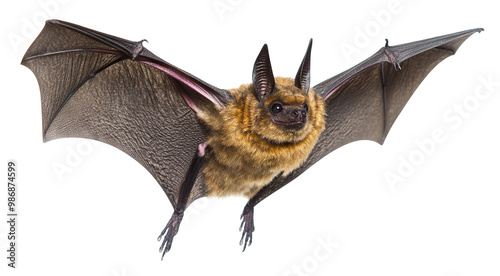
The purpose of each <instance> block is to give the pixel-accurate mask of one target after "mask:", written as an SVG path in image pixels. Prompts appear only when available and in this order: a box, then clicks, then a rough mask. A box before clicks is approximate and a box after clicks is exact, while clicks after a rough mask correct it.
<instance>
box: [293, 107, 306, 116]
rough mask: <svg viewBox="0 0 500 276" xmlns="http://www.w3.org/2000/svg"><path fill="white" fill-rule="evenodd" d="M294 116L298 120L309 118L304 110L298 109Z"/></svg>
mask: <svg viewBox="0 0 500 276" xmlns="http://www.w3.org/2000/svg"><path fill="white" fill-rule="evenodd" d="M292 114H293V116H295V117H296V118H302V117H306V116H307V112H306V111H305V110H304V109H302V108H297V109H295V110H294V111H293V112H292Z"/></svg>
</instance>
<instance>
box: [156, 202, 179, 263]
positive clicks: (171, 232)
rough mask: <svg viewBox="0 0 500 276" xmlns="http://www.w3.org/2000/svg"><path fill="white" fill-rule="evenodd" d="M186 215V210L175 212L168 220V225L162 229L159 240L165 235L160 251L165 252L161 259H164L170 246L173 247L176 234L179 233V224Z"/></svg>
mask: <svg viewBox="0 0 500 276" xmlns="http://www.w3.org/2000/svg"><path fill="white" fill-rule="evenodd" d="M183 216H184V212H175V211H174V214H173V215H172V217H171V218H170V220H169V221H168V223H167V225H166V226H165V228H164V229H163V231H161V234H160V236H158V241H161V238H162V237H163V235H165V237H163V242H162V243H161V247H160V253H161V252H162V251H163V254H162V255H161V259H162V260H163V256H165V253H167V252H168V251H170V247H172V241H173V240H174V236H175V235H176V234H177V231H179V225H180V224H181V220H182V217H183Z"/></svg>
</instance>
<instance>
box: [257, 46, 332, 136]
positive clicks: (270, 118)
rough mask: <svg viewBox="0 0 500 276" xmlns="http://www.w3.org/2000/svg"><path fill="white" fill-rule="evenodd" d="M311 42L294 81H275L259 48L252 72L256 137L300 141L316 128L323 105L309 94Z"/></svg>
mask: <svg viewBox="0 0 500 276" xmlns="http://www.w3.org/2000/svg"><path fill="white" fill-rule="evenodd" d="M311 46H312V39H311V40H310V41H309V46H308V48H307V52H306V54H305V56H304V59H303V60H302V63H301V65H300V67H299V70H298V72H297V75H296V77H295V80H292V79H290V78H280V77H278V78H274V75H273V72H272V67H271V62H270V59H269V52H268V49H267V45H264V46H263V47H262V50H261V51H260V53H259V55H258V56H257V59H256V61H255V64H254V68H253V75H252V79H253V87H254V90H255V91H254V92H255V93H254V94H255V97H256V98H257V100H258V102H259V106H260V108H259V110H260V114H259V118H258V120H257V122H258V123H257V124H256V128H257V132H258V133H259V135H261V136H262V137H264V138H266V139H267V140H271V141H276V142H279V143H283V142H285V143H289V142H298V141H301V140H303V139H304V138H305V137H306V136H307V135H309V133H311V131H312V129H313V128H314V127H315V122H316V117H317V116H323V112H322V111H320V110H318V106H319V105H321V107H322V103H318V101H321V100H320V99H319V98H318V97H316V94H315V93H314V92H309V82H310V59H311Z"/></svg>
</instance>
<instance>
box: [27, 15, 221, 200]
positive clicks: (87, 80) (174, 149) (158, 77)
mask: <svg viewBox="0 0 500 276" xmlns="http://www.w3.org/2000/svg"><path fill="white" fill-rule="evenodd" d="M22 64H23V65H25V66H27V67H28V68H29V69H31V70H32V71H33V73H34V74H35V76H36V78H37V80H38V83H39V86H40V92H41V101H42V122H43V139H44V141H45V142H46V141H50V140H54V139H57V138H63V137H81V138H89V139H95V140H98V141H101V142H104V143H108V144H110V145H112V146H114V147H117V148H118V149H120V150H122V151H124V152H125V153H127V154H129V155H130V156H132V157H133V158H134V159H136V160H137V161H138V162H139V163H141V164H142V165H143V166H144V167H145V168H146V169H147V170H148V171H149V172H150V173H151V174H152V175H153V176H154V178H155V179H156V180H157V181H158V183H159V184H160V185H161V187H162V188H163V190H164V191H165V193H166V194H167V196H168V198H169V200H170V202H171V203H172V204H173V205H174V204H175V202H176V201H177V195H178V190H179V187H180V185H181V183H182V181H183V179H184V174H185V172H186V171H187V169H188V167H189V164H190V161H191V159H192V157H193V156H194V154H195V152H196V149H197V146H198V144H200V143H203V142H205V141H206V135H205V131H204V130H203V128H202V126H201V125H200V123H199V122H198V119H197V117H196V114H195V112H193V110H195V111H196V109H197V106H196V103H195V102H196V101H194V100H193V99H196V100H197V101H198V102H199V100H200V99H202V101H204V102H207V103H209V104H213V105H215V106H218V107H223V106H224V105H225V103H226V101H227V100H228V99H229V97H230V95H229V93H228V92H227V91H225V90H221V89H218V88H215V87H213V86H211V85H209V84H207V83H205V82H203V81H202V80H200V79H198V78H196V77H194V76H192V75H191V74H189V73H187V72H185V71H182V70H181V69H179V68H176V67H175V66H173V65H171V64H169V63H167V62H165V61H163V60H162V59H160V58H159V57H157V56H155V55H154V54H153V53H151V52H150V51H148V50H147V49H146V48H144V47H143V46H142V41H141V42H132V41H128V40H125V39H121V38H118V37H114V36H110V35H107V34H104V33H100V32H97V31H94V30H90V29H87V28H84V27H81V26H78V25H74V24H71V23H67V22H63V21H57V20H49V21H47V22H46V24H45V27H44V29H43V30H42V32H41V33H40V35H39V36H38V37H37V39H36V40H35V41H34V42H33V44H32V45H31V47H30V48H29V49H28V51H27V52H26V54H25V56H24V58H23V61H22ZM199 95H201V96H199ZM204 195H205V191H204V188H203V179H201V176H200V177H199V179H197V182H196V183H195V186H194V188H193V192H192V195H191V197H190V201H193V200H195V199H196V198H199V197H201V196H204Z"/></svg>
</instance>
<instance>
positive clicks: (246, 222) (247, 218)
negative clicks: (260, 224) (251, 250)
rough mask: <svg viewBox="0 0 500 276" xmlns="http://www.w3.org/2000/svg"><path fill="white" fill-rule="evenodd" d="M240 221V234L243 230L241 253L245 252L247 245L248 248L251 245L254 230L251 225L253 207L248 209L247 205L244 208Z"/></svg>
mask: <svg viewBox="0 0 500 276" xmlns="http://www.w3.org/2000/svg"><path fill="white" fill-rule="evenodd" d="M240 219H242V222H241V225H240V232H241V231H242V230H243V233H242V234H241V239H240V245H243V251H242V252H245V249H246V248H247V245H248V246H250V245H251V244H252V233H253V231H254V230H255V226H254V223H253V207H248V205H247V206H245V209H244V210H243V214H242V215H241V218H240Z"/></svg>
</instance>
